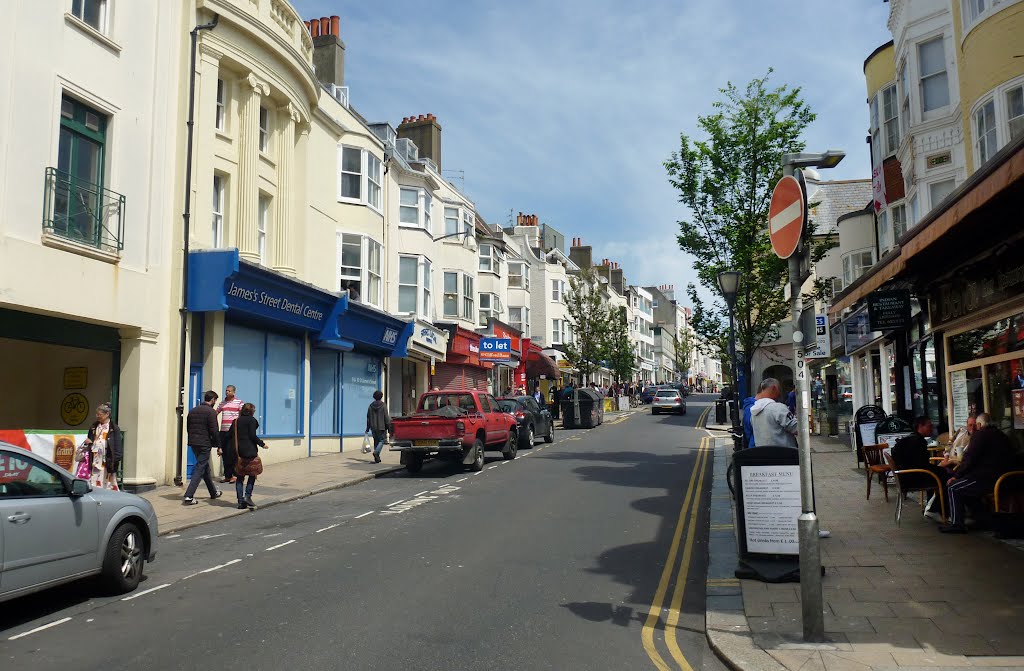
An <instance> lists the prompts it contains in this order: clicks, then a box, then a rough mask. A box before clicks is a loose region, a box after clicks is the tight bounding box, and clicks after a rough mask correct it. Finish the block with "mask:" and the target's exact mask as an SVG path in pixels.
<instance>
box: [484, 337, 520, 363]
mask: <svg viewBox="0 0 1024 671" xmlns="http://www.w3.org/2000/svg"><path fill="white" fill-rule="evenodd" d="M480 360H481V361H491V362H506V361H511V360H512V339H511V338H480Z"/></svg>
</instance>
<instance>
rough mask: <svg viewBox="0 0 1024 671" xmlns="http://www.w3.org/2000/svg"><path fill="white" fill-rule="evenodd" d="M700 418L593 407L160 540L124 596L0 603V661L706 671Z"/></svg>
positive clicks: (706, 484) (77, 591)
mask: <svg viewBox="0 0 1024 671" xmlns="http://www.w3.org/2000/svg"><path fill="white" fill-rule="evenodd" d="M699 410H700V407H699V405H698V406H697V407H694V405H691V408H690V413H689V414H688V415H686V416H683V417H677V416H659V417H651V416H650V413H649V412H647V413H643V412H631V413H628V414H623V415H620V416H611V417H609V418H608V421H607V422H606V423H605V424H604V425H603V426H601V427H598V428H596V429H591V430H571V431H556V437H555V442H554V443H552V444H544V443H538V444H537V445H536V446H534V447H533V448H526V449H521V450H520V451H519V454H518V456H517V458H516V459H514V460H510V461H504V460H502V459H501V457H500V456H499V455H498V454H497V453H494V454H489V455H488V461H487V464H486V467H485V469H484V470H483V471H481V472H480V473H476V474H473V473H470V472H468V471H466V470H464V469H461V468H453V467H451V466H450V465H447V464H444V463H437V462H428V463H427V464H425V465H424V468H423V471H422V472H420V473H418V474H410V473H408V472H406V471H404V470H403V471H399V472H395V473H390V474H386V475H383V476H381V477H377V478H375V479H373V480H367V481H365V482H362V483H359V484H357V485H354V486H351V487H345V488H341V489H334V490H329V491H326V492H323V493H321V494H318V495H315V496H305V497H303V498H299V499H296V500H292V501H289V502H286V503H281V504H278V505H274V506H271V507H265V508H261V509H259V510H257V511H255V512H253V513H247V514H244V515H235V516H232V517H228V518H225V519H219V520H216V521H213V522H209V523H207V524H204V525H203V526H201V527H198V528H193V529H187V530H184V531H180V532H175V533H171V534H168V535H166V536H164V537H163V538H161V540H160V547H159V551H160V555H159V558H158V560H157V561H156V562H155V563H153V564H150V565H148V566H147V576H146V577H147V579H146V580H145V582H144V583H143V584H142V585H140V586H139V589H138V590H136V591H135V592H133V593H131V594H129V595H123V596H111V595H103V594H98V593H96V590H95V587H94V586H93V585H91V584H89V583H86V582H83V583H78V584H75V585H69V586H66V587H62V588H58V589H53V590H49V591H47V592H42V593H39V594H36V595H32V596H29V597H24V598H21V599H18V600H15V601H12V602H9V603H7V604H4V608H2V609H0V634H2V637H0V641H2V642H0V660H2V664H3V667H4V668H12V669H15V668H28V667H29V666H31V668H32V669H34V670H37V671H46V670H48V669H66V668H69V667H73V668H75V669H76V671H89V670H91V669H104V670H107V669H129V668H132V669H134V668H138V667H139V666H143V665H144V666H145V667H146V668H151V669H156V670H160V669H180V668H184V667H185V666H188V665H192V666H195V665H196V664H198V663H199V662H198V661H197V660H202V662H201V663H202V665H203V666H211V667H213V668H219V669H224V670H225V671H227V670H233V669H245V670H249V669H282V668H292V669H313V668H325V669H328V668H329V669H336V668H345V669H389V670H390V669H467V670H468V669H474V670H475V669H481V670H483V669H516V670H517V671H518V670H532V669H537V670H541V669H545V670H547V669H588V670H590V669H595V670H597V669H616V670H618V669H645V668H647V669H649V668H661V669H668V668H676V669H687V670H690V669H699V670H701V671H722V670H723V669H724V667H723V666H722V665H721V662H719V660H718V659H717V657H715V655H714V654H713V653H712V652H711V650H710V648H709V647H708V642H707V638H706V636H705V632H704V603H705V594H704V589H703V588H704V582H705V572H706V560H707V551H706V545H705V539H706V538H707V524H708V510H709V501H710V492H711V486H710V483H711V479H712V477H713V466H714V464H713V460H712V459H710V458H709V457H710V450H708V449H707V445H708V439H707V434H706V432H704V431H703V430H698V429H696V428H695V427H694V424H695V421H696V419H697V417H698V416H699V414H700V413H699ZM320 459H324V463H327V461H328V460H329V459H331V458H326V459H325V458H317V459H314V460H304V461H303V462H299V463H301V464H304V465H305V466H307V467H308V466H310V465H311V462H314V463H318V462H319V460H320ZM274 468H275V469H280V470H282V471H283V468H284V466H283V465H276V466H275V467H274ZM270 470H271V469H270V468H269V467H268V479H269V476H270V473H269V471H270ZM327 479H328V478H326V477H324V478H321V481H326V480H327ZM268 488H269V486H268ZM295 489H297V490H298V491H302V490H312V487H311V486H306V485H303V486H302V487H296V488H295ZM257 492H259V490H257ZM203 507H204V506H195V507H194V508H203ZM206 507H213V506H212V505H207V506H206ZM194 508H193V509H194ZM98 641H102V643H101V644H97V642H98ZM112 650H115V651H117V654H116V655H113V656H112V655H111V651H112Z"/></svg>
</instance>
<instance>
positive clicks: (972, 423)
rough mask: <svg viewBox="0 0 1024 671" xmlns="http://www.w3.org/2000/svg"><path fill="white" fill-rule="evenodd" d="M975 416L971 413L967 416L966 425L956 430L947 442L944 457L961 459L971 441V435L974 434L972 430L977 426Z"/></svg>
mask: <svg viewBox="0 0 1024 671" xmlns="http://www.w3.org/2000/svg"><path fill="white" fill-rule="evenodd" d="M976 422H977V417H975V416H974V415H971V416H969V417H968V418H967V426H964V427H962V428H961V429H960V430H959V431H957V432H956V435H955V436H954V437H953V440H952V442H950V444H949V449H947V450H946V458H952V459H961V458H963V456H964V451H965V450H966V449H967V446H968V445H969V444H970V442H971V436H973V435H974V431H975V429H976V428H977V424H976Z"/></svg>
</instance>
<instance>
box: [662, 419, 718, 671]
mask: <svg viewBox="0 0 1024 671" xmlns="http://www.w3.org/2000/svg"><path fill="white" fill-rule="evenodd" d="M710 440H711V439H710V438H705V439H704V440H703V441H701V442H702V443H704V444H702V445H701V447H702V448H703V451H702V452H701V454H703V455H707V454H708V453H709V452H710V450H708V449H706V448H707V446H706V443H707V442H708V441H710ZM708 460H709V459H708V458H707V457H705V459H704V462H703V463H702V464H701V466H700V479H699V480H697V489H696V490H694V496H693V504H692V505H691V506H690V523H689V524H688V525H687V528H686V547H685V549H684V550H683V560H682V561H681V562H680V564H679V575H677V576H676V586H675V589H674V590H673V592H672V604H671V606H669V611H668V622H666V623H665V633H666V636H665V637H666V639H667V641H668V651H669V653H671V655H672V657H673V658H674V659H675V660H676V663H677V664H679V666H680V667H681V668H682V669H683V670H684V671H692V669H691V667H690V665H689V664H688V663H687V662H686V657H684V656H683V651H682V650H681V649H680V648H679V641H677V640H676V629H677V626H678V624H679V613H680V610H681V609H682V605H683V595H684V594H685V593H686V578H687V576H688V575H689V573H690V558H691V557H692V556H693V541H694V539H696V537H697V533H696V532H697V513H698V511H699V510H700V506H699V505H698V504H697V499H698V498H699V497H700V492H701V489H703V487H704V474H705V473H706V472H707V470H708Z"/></svg>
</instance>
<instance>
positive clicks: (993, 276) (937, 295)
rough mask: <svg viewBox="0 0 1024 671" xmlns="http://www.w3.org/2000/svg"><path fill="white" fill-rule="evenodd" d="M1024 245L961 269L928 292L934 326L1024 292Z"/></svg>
mask: <svg viewBox="0 0 1024 671" xmlns="http://www.w3.org/2000/svg"><path fill="white" fill-rule="evenodd" d="M1022 254H1024V245H1019V244H1018V245H1016V246H1015V247H1014V248H1013V249H1009V250H1007V251H1006V253H1003V254H999V255H997V256H991V255H990V256H988V257H987V258H986V259H984V260H983V261H982V262H981V263H976V264H973V265H970V266H967V267H964V268H961V269H959V270H957V272H955V273H954V274H953V276H952V277H951V278H950V279H949V280H948V281H947V282H943V283H941V284H938V285H937V286H935V287H933V288H932V289H931V291H930V293H929V295H928V303H929V305H930V307H931V319H932V327H933V328H934V327H936V326H941V325H943V324H946V323H948V322H951V321H954V320H956V319H959V318H960V317H963V316H964V315H969V314H971V313H974V312H977V311H978V310H983V309H985V308H987V307H991V306H993V305H996V304H997V303H1001V302H1003V301H1005V300H1007V299H1010V298H1015V297H1018V296H1020V295H1021V293H1022V292H1024V262H1021V258H1022V256H1021V255H1022Z"/></svg>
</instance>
